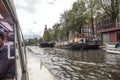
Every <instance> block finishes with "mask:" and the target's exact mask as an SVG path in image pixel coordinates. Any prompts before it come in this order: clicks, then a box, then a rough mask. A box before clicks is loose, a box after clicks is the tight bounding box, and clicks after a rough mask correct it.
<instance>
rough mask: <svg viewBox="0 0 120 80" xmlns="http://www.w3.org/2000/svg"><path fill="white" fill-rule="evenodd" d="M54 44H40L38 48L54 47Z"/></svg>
mask: <svg viewBox="0 0 120 80" xmlns="http://www.w3.org/2000/svg"><path fill="white" fill-rule="evenodd" d="M54 45H55V43H54V42H40V47H54Z"/></svg>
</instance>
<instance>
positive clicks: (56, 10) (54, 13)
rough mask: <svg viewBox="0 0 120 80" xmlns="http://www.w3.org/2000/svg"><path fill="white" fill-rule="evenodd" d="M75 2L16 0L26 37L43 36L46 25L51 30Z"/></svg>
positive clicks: (66, 0) (68, 0)
mask: <svg viewBox="0 0 120 80" xmlns="http://www.w3.org/2000/svg"><path fill="white" fill-rule="evenodd" d="M74 1H75V0H14V2H15V7H16V11H17V15H18V19H19V22H20V26H21V28H22V32H23V34H25V35H40V36H42V35H43V32H44V27H45V24H47V26H48V28H51V27H52V26H53V25H54V24H55V23H57V22H59V19H60V14H61V13H63V12H64V11H65V10H68V9H70V8H71V7H72V3H73V2H74Z"/></svg>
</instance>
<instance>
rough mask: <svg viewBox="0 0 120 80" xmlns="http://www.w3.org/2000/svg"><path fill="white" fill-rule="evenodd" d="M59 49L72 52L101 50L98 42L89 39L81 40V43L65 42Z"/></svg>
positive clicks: (60, 44) (59, 45)
mask: <svg viewBox="0 0 120 80" xmlns="http://www.w3.org/2000/svg"><path fill="white" fill-rule="evenodd" d="M57 47H58V48H62V49H70V50H81V49H84V50H85V49H99V44H98V43H97V41H93V40H90V39H88V38H79V41H76V42H70V41H63V42H61V43H59V44H58V45H57Z"/></svg>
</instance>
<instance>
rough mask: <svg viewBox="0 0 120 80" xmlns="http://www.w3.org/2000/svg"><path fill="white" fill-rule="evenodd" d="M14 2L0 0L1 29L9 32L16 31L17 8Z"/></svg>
mask: <svg viewBox="0 0 120 80" xmlns="http://www.w3.org/2000/svg"><path fill="white" fill-rule="evenodd" d="M12 4H13V2H12V0H0V30H1V31H3V32H7V33H9V32H13V31H14V30H13V29H14V23H15V19H14V18H15V14H14V13H13V12H14V11H15V10H13V9H14V6H13V5H12ZM6 5H7V6H6ZM11 7H13V8H12V9H11Z"/></svg>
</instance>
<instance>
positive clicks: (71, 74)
mask: <svg viewBox="0 0 120 80" xmlns="http://www.w3.org/2000/svg"><path fill="white" fill-rule="evenodd" d="M41 50H43V52H44V53H41V52H39V53H36V56H37V57H39V59H40V60H41V61H42V62H43V63H44V64H45V66H46V67H47V68H48V69H49V70H50V71H51V72H52V73H53V74H54V75H55V76H56V78H57V79H58V80H120V55H119V54H114V53H107V52H105V51H103V50H78V51H72V50H63V49H56V48H44V49H41Z"/></svg>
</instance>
